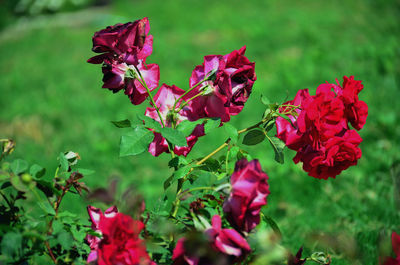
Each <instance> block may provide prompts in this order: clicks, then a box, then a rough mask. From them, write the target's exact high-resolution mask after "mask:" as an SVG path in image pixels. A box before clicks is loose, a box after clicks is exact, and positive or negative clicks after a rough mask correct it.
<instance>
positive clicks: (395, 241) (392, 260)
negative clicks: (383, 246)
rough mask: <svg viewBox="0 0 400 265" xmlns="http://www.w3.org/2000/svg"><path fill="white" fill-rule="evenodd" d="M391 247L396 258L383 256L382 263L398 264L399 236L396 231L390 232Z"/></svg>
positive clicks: (399, 263)
mask: <svg viewBox="0 0 400 265" xmlns="http://www.w3.org/2000/svg"><path fill="white" fill-rule="evenodd" d="M392 247H393V252H394V254H396V258H392V257H387V258H385V263H384V265H400V236H399V235H398V234H397V233H396V232H393V233H392Z"/></svg>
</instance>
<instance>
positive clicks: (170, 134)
mask: <svg viewBox="0 0 400 265" xmlns="http://www.w3.org/2000/svg"><path fill="white" fill-rule="evenodd" d="M161 135H162V136H163V137H164V138H165V139H167V140H168V141H169V142H170V143H172V144H174V145H177V146H187V141H186V138H185V135H184V134H183V133H182V132H180V131H178V130H174V129H173V128H170V127H164V128H162V129H161Z"/></svg>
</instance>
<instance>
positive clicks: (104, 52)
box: [88, 18, 160, 105]
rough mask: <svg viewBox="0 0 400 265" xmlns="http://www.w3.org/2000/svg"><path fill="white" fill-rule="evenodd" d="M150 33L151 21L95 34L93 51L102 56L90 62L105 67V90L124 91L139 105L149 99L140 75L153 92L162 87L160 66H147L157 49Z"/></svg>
mask: <svg viewBox="0 0 400 265" xmlns="http://www.w3.org/2000/svg"><path fill="white" fill-rule="evenodd" d="M149 30H150V25H149V22H148V19H147V18H144V19H141V20H137V21H135V22H129V23H126V24H117V25H115V26H110V27H107V28H106V29H103V30H100V31H98V32H96V33H95V34H94V37H93V51H94V52H97V53H101V54H100V55H97V56H94V57H92V58H90V59H89V60H88V62H89V63H93V64H101V63H102V64H103V67H102V71H103V74H104V76H103V82H104V84H103V88H108V89H109V90H111V91H113V92H114V93H116V92H118V91H120V90H122V89H123V90H124V91H125V94H126V95H127V96H128V97H129V99H130V100H131V102H132V103H133V104H135V105H138V104H140V103H142V102H143V101H144V100H145V99H146V98H147V97H148V92H147V90H146V89H145V87H144V86H143V85H142V82H141V81H139V80H140V79H141V78H140V75H141V76H142V78H143V79H144V82H145V83H146V84H147V86H148V88H149V90H150V91H152V90H154V89H155V88H157V87H158V82H159V80H160V69H159V66H158V65H157V64H146V63H145V60H146V58H147V57H148V56H149V55H150V54H151V53H152V49H153V48H152V45H153V37H152V36H151V35H148V33H149ZM139 73H140V74H139Z"/></svg>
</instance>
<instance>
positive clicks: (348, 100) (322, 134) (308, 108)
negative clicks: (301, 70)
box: [276, 76, 368, 179]
mask: <svg viewBox="0 0 400 265" xmlns="http://www.w3.org/2000/svg"><path fill="white" fill-rule="evenodd" d="M362 89H363V85H362V84H361V81H358V80H354V77H353V76H351V77H346V76H345V77H344V78H343V84H342V86H340V85H339V83H338V84H329V83H326V84H321V85H320V86H318V88H317V91H316V94H315V95H314V96H311V95H310V94H309V92H308V89H303V90H300V91H298V93H297V95H296V96H295V98H294V99H293V100H291V101H288V102H286V103H285V104H286V106H288V105H289V106H298V109H296V111H295V112H294V113H293V114H292V115H289V118H290V120H291V122H289V121H288V120H286V119H284V118H282V117H279V118H278V119H277V121H276V127H277V137H278V138H280V139H281V140H282V141H284V142H285V144H286V145H287V146H288V147H289V148H290V149H292V150H295V151H297V154H296V156H295V157H294V158H293V160H294V162H295V163H298V162H302V163H303V169H304V170H305V171H307V172H308V174H309V175H310V176H312V177H315V178H319V179H328V178H329V177H331V178H334V177H336V176H337V175H338V174H340V172H342V171H343V170H345V169H347V168H348V167H350V166H353V165H356V164H357V160H358V159H360V158H361V149H360V148H359V147H358V146H359V144H360V143H361V141H362V139H361V137H360V135H359V134H358V133H357V131H356V130H360V129H361V128H362V127H363V126H364V124H365V121H366V119H367V116H368V106H367V104H366V103H365V102H364V101H361V100H359V99H358V94H359V93H360V91H361V90H362ZM285 108H286V107H282V108H281V110H280V111H281V112H283V111H285ZM349 123H350V124H351V125H352V126H353V128H354V129H356V130H354V129H350V126H349Z"/></svg>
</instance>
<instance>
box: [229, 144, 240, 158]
mask: <svg viewBox="0 0 400 265" xmlns="http://www.w3.org/2000/svg"><path fill="white" fill-rule="evenodd" d="M239 150H240V148H239V147H238V146H232V147H231V149H230V150H229V157H228V158H229V160H234V161H236V160H237V155H238V153H239Z"/></svg>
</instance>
